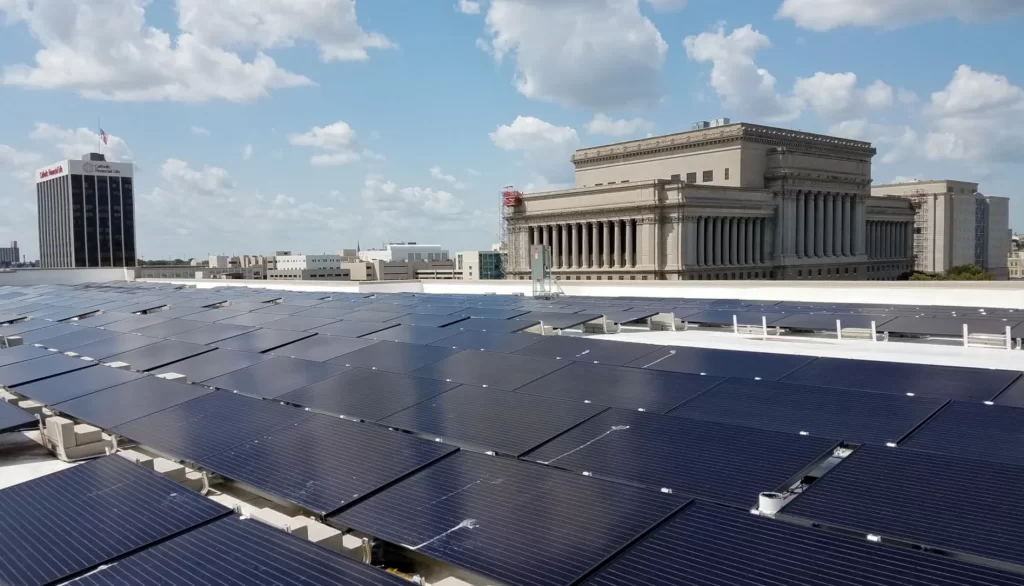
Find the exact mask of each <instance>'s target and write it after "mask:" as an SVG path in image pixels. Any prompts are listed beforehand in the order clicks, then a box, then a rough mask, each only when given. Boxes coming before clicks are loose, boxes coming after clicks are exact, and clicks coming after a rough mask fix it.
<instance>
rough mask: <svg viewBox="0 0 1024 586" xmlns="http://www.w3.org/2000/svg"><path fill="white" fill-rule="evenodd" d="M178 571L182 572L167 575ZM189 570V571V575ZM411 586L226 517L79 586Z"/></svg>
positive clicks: (257, 524) (251, 523) (306, 543)
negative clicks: (278, 585)
mask: <svg viewBox="0 0 1024 586" xmlns="http://www.w3.org/2000/svg"><path fill="white" fill-rule="evenodd" d="M166 568H178V569H181V570H183V571H181V572H168V571H166ZM184 570H187V571H184ZM271 582H273V583H279V584H283V583H289V584H302V585H304V586H329V585H336V584H351V585H356V584H358V585H366V586H402V585H403V584H405V585H408V584H409V583H408V582H406V581H405V580H402V579H399V578H396V577H394V576H392V575H390V574H388V573H387V572H384V571H382V570H378V569H377V568H374V567H373V566H369V565H366V564H363V563H360V562H358V561H356V560H353V559H351V558H348V557H346V556H343V555H340V554H337V553H334V552H332V551H329V550H327V549H324V548H322V547H320V546H318V545H316V544H313V543H311V542H309V541H306V540H305V539H302V538H299V537H296V536H293V535H289V534H287V533H285V532H284V531H281V530H279V529H276V528H273V527H270V526H268V525H266V524H264V523H261V522H259V521H255V520H242V519H240V518H238V517H235V516H230V517H225V518H223V519H219V520H217V521H215V522H213V523H210V524H208V525H205V526H203V527H200V528H198V529H195V530H193V531H189V532H188V533H185V534H184V535H181V536H179V537H175V538H174V539H172V540H170V541H168V542H166V543H161V544H159V545H156V546H154V547H151V548H149V549H146V550H143V551H140V552H138V553H135V554H133V555H131V556H130V557H128V558H126V559H123V560H121V561H119V562H118V563H116V564H113V565H110V566H107V567H104V568H103V569H101V570H98V571H96V572H94V573H91V574H88V575H86V576H84V577H82V578H79V579H78V580H76V581H75V582H74V584H75V586H111V585H112V584H119V585H124V586H128V585H140V586H141V585H143V584H162V585H163V586H196V585H198V584H268V583H271Z"/></svg>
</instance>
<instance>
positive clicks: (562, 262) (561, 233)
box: [558, 224, 569, 269]
mask: <svg viewBox="0 0 1024 586" xmlns="http://www.w3.org/2000/svg"><path fill="white" fill-rule="evenodd" d="M558 237H559V239H560V240H561V248H559V249H558V268H561V269H565V268H569V260H568V258H569V226H568V225H567V224H559V225H558Z"/></svg>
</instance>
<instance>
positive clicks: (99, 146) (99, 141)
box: [96, 116, 103, 153]
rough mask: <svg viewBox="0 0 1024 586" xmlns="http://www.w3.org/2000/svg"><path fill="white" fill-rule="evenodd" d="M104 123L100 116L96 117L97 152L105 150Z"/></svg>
mask: <svg viewBox="0 0 1024 586" xmlns="http://www.w3.org/2000/svg"><path fill="white" fill-rule="evenodd" d="M102 134H103V125H102V124H100V117H99V116H97V117H96V152H97V153H102V152H103V136H102Z"/></svg>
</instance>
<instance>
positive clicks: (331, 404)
mask: <svg viewBox="0 0 1024 586" xmlns="http://www.w3.org/2000/svg"><path fill="white" fill-rule="evenodd" d="M456 386H458V383H446V382H444V381H439V380H432V379H429V378H420V377H413V376H404V375H401V374H396V373H393V372H382V371H379V370H366V369H364V368H353V369H352V370H349V371H348V372H343V373H341V374H339V375H338V376H333V377H331V378H329V379H326V380H322V381H320V382H318V383H315V384H312V385H310V386H308V387H303V388H301V389H297V390H295V391H292V392H290V393H286V394H284V395H281V396H280V397H277V400H279V401H285V402H287V403H293V404H295V405H300V406H302V407H306V408H309V409H312V410H314V411H319V412H321V413H330V414H332V415H345V416H348V417H354V418H358V419H366V420H369V421H377V420H379V419H384V418H385V417H387V416H389V415H392V414H394V413H397V412H399V411H401V410H403V409H406V408H409V407H412V406H413V405H416V404H417V403H420V402H422V401H426V400H427V399H431V398H433V397H436V396H437V395H440V394H441V393H443V392H445V391H449V390H451V389H453V388H455V387H456Z"/></svg>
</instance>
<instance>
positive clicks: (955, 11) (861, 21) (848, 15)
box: [776, 0, 1024, 31]
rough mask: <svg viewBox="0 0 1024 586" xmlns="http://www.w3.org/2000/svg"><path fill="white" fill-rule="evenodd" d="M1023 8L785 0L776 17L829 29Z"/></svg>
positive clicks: (995, 0)
mask: <svg viewBox="0 0 1024 586" xmlns="http://www.w3.org/2000/svg"><path fill="white" fill-rule="evenodd" d="M1018 12H1024V3H1022V2H1020V0H783V2H782V5H781V6H780V7H779V10H778V13H777V14H776V17H777V18H787V19H791V20H793V21H794V22H796V24H797V26H800V27H802V28H806V29H811V30H815V31H827V30H832V29H835V28H839V27H844V26H869V27H879V28H885V29H896V28H900V27H904V26H909V25H913V24H918V23H922V22H929V21H934V20H940V19H945V18H956V19H958V20H961V21H964V22H976V21H980V20H988V19H994V18H1000V17H1008V16H1010V15H1012V14H1015V13H1018Z"/></svg>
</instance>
